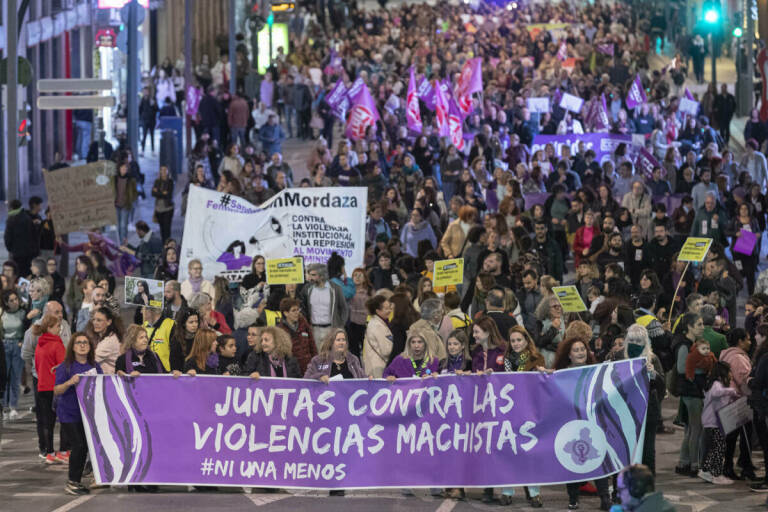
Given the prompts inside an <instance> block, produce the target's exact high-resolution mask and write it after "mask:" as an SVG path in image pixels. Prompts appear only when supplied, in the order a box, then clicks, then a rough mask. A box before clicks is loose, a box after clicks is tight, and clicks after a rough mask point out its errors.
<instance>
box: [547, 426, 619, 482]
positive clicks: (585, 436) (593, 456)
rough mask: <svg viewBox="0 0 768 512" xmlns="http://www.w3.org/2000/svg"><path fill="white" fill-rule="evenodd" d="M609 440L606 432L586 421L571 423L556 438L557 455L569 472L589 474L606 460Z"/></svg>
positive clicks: (561, 429) (563, 427)
mask: <svg viewBox="0 0 768 512" xmlns="http://www.w3.org/2000/svg"><path fill="white" fill-rule="evenodd" d="M606 446H607V440H606V438H605V432H603V430H602V429H601V428H600V427H599V426H598V425H596V424H595V423H591V422H589V421H585V420H573V421H569V422H568V423H566V424H565V425H563V426H562V427H561V428H560V431H559V432H558V433H557V437H556V438H555V455H557V460H558V461H559V462H560V464H562V465H563V467H564V468H565V469H567V470H568V471H572V472H574V473H580V474H584V473H589V472H591V471H594V470H595V469H597V468H598V467H600V465H601V464H602V463H603V459H605V452H606Z"/></svg>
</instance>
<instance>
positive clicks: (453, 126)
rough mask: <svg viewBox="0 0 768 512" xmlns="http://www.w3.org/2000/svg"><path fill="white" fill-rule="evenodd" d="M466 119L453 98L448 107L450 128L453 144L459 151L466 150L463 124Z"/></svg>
mask: <svg viewBox="0 0 768 512" xmlns="http://www.w3.org/2000/svg"><path fill="white" fill-rule="evenodd" d="M463 122H464V117H463V116H462V113H461V109H460V108H459V106H458V105H457V104H456V102H455V101H454V100H453V98H451V101H450V105H449V107H448V127H449V129H450V132H451V144H453V145H454V146H456V149H458V150H459V151H463V150H464V130H463V128H462V124H463Z"/></svg>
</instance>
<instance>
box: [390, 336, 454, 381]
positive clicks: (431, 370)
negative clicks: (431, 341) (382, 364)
mask: <svg viewBox="0 0 768 512" xmlns="http://www.w3.org/2000/svg"><path fill="white" fill-rule="evenodd" d="M439 367H440V361H438V359H437V358H436V357H434V356H433V355H432V354H430V352H429V345H427V341H426V340H425V339H424V338H423V337H421V336H420V335H418V334H414V335H412V336H411V337H410V338H408V341H407V342H406V344H405V350H404V351H403V353H402V354H400V355H399V356H397V357H396V358H395V360H394V361H392V362H391V363H390V365H389V366H387V368H386V369H385V370H384V373H383V377H385V378H386V379H387V380H388V381H393V380H395V379H405V378H408V377H420V378H424V377H430V376H433V377H437V373H438V370H439Z"/></svg>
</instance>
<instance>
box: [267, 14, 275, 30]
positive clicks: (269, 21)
mask: <svg viewBox="0 0 768 512" xmlns="http://www.w3.org/2000/svg"><path fill="white" fill-rule="evenodd" d="M274 23H275V15H274V14H272V13H269V16H267V25H269V26H270V27H271V26H272V25H273V24H274Z"/></svg>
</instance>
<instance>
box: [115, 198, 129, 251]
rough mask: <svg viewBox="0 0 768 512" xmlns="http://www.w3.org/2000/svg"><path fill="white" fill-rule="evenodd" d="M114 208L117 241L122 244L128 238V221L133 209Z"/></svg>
mask: <svg viewBox="0 0 768 512" xmlns="http://www.w3.org/2000/svg"><path fill="white" fill-rule="evenodd" d="M115 208H116V209H117V238H118V240H117V241H118V243H120V244H122V243H123V240H125V239H126V237H127V236H128V221H129V220H130V218H131V214H132V212H133V208H120V207H119V206H117V207H115Z"/></svg>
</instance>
